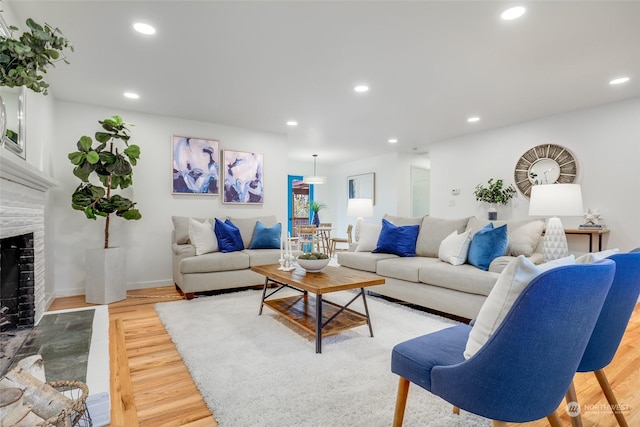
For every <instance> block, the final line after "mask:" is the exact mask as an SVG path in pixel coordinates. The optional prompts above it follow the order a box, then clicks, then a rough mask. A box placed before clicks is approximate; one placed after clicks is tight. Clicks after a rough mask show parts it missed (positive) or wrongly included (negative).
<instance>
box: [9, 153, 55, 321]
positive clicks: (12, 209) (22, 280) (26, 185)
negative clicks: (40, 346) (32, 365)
mask: <svg viewBox="0 0 640 427" xmlns="http://www.w3.org/2000/svg"><path fill="white" fill-rule="evenodd" d="M55 185H56V182H55V180H53V179H52V178H51V177H49V176H47V175H46V174H45V173H43V172H42V171H40V170H38V169H37V168H35V167H33V166H31V165H30V164H29V163H27V162H25V161H24V160H21V159H19V158H17V157H15V156H13V155H12V154H11V153H7V152H6V151H5V150H4V149H3V147H0V239H2V242H3V247H5V248H6V247H7V246H11V247H14V248H15V251H14V255H16V256H17V257H18V258H17V259H16V261H17V264H18V265H14V264H13V262H11V263H7V264H6V265H3V266H2V268H3V270H5V272H3V275H2V276H3V278H4V276H5V274H6V273H8V271H7V270H8V269H9V268H10V267H13V268H15V269H16V270H17V274H18V286H19V287H20V289H19V290H17V291H16V293H17V296H11V297H10V298H12V300H11V301H10V303H9V304H7V305H14V300H13V298H17V300H16V301H15V304H17V307H18V312H19V313H20V314H21V316H23V317H24V318H25V319H23V320H17V322H18V323H17V324H18V325H25V326H27V325H28V324H29V323H30V324H31V326H33V324H34V323H35V324H37V323H38V321H39V320H40V318H41V317H42V315H43V314H44V311H45V309H46V307H45V304H46V298H45V293H46V292H45V238H44V236H45V206H46V192H47V190H48V189H49V188H51V187H53V186H55ZM18 246H24V247H23V248H21V249H17V247H18ZM5 262H7V260H6V258H5ZM29 287H32V289H29ZM0 289H1V288H0ZM0 298H3V299H4V298H5V296H0ZM27 310H31V311H32V313H31V314H28V313H26V311H27ZM4 311H5V312H8V310H6V309H5V310H4ZM12 319H13V317H12ZM20 322H22V323H20Z"/></svg>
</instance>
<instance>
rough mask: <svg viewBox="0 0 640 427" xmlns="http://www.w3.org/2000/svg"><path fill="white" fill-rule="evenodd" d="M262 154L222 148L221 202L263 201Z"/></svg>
mask: <svg viewBox="0 0 640 427" xmlns="http://www.w3.org/2000/svg"><path fill="white" fill-rule="evenodd" d="M263 166H264V161H263V156H262V154H258V153H248V152H245V151H233V150H224V152H223V154H222V167H223V171H224V196H223V199H222V202H223V203H263V202H264V189H263V183H264V176H263Z"/></svg>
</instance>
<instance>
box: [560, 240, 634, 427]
mask: <svg viewBox="0 0 640 427" xmlns="http://www.w3.org/2000/svg"><path fill="white" fill-rule="evenodd" d="M608 259H610V260H612V261H614V262H615V263H616V274H615V276H614V278H613V283H612V284H611V289H610V290H609V294H608V295H607V299H606V300H605V301H604V305H603V306H602V311H601V312H600V316H599V317H598V321H597V322H596V326H595V328H594V329H593V332H592V333H591V338H590V339H589V343H588V344H587V347H586V349H585V351H584V354H583V356H582V360H581V361H580V364H579V365H578V369H577V372H593V373H594V374H595V376H596V378H597V380H598V383H599V384H600V388H601V389H602V391H603V393H604V395H605V397H606V399H607V402H609V407H610V408H611V410H612V412H613V414H614V416H615V417H616V420H617V421H618V424H619V425H620V426H621V427H627V426H628V424H627V421H626V419H625V417H624V414H623V411H622V408H621V406H620V405H618V401H617V399H616V397H615V395H614V394H613V390H612V389H611V385H610V384H609V380H608V379H607V376H606V375H605V373H604V368H605V367H606V366H608V365H609V364H610V363H611V360H613V356H614V355H615V354H616V352H617V351H618V347H619V346H620V341H622V336H623V335H624V332H625V330H626V328H627V325H628V324H629V319H630V318H631V314H633V310H634V308H635V306H636V302H637V301H638V296H639V295H640V248H637V249H634V250H633V251H631V252H630V253H625V254H615V255H611V256H609V257H608ZM571 404H574V405H577V404H578V398H577V396H576V392H575V387H574V386H573V382H572V383H571V385H570V387H569V390H568V391H567V405H571ZM568 407H570V406H568ZM576 407H578V406H576ZM571 425H572V426H574V427H578V426H581V425H582V419H581V417H580V412H579V411H575V413H571Z"/></svg>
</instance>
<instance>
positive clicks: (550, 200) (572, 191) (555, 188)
mask: <svg viewBox="0 0 640 427" xmlns="http://www.w3.org/2000/svg"><path fill="white" fill-rule="evenodd" d="M583 213H584V210H583V207H582V191H581V189H580V185H579V184H547V185H534V186H533V187H531V201H530V203H529V215H539V216H582V214H583Z"/></svg>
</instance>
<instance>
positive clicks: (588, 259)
mask: <svg viewBox="0 0 640 427" xmlns="http://www.w3.org/2000/svg"><path fill="white" fill-rule="evenodd" d="M617 253H620V249H618V248H615V249H606V250H604V251H600V252H589V253H587V254H584V255H580V256H579V257H578V258H576V264H591V263H592V262H598V261H600V260H603V259H605V258H609V257H610V256H611V255H614V254H617Z"/></svg>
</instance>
